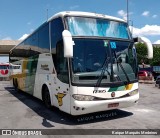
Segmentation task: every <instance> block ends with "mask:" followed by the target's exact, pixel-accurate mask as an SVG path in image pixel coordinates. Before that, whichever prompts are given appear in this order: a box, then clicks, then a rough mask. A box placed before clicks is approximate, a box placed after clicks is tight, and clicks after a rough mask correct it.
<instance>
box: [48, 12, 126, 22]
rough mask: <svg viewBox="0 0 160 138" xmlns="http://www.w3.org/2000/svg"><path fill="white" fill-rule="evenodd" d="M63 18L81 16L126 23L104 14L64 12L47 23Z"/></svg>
mask: <svg viewBox="0 0 160 138" xmlns="http://www.w3.org/2000/svg"><path fill="white" fill-rule="evenodd" d="M64 16H83V17H93V18H103V19H110V20H116V21H120V22H126V21H125V20H123V19H120V18H117V17H113V16H109V15H104V14H98V13H91V12H80V11H64V12H59V13H57V14H55V15H53V16H52V17H51V18H49V19H48V22H49V21H51V20H53V19H55V18H57V17H64Z"/></svg>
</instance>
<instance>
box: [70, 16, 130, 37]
mask: <svg viewBox="0 0 160 138" xmlns="http://www.w3.org/2000/svg"><path fill="white" fill-rule="evenodd" d="M67 24H68V29H69V31H70V32H71V34H72V36H99V37H112V38H119V39H131V36H130V33H129V29H128V26H127V23H125V22H118V21H112V20H107V19H100V18H86V17H67Z"/></svg>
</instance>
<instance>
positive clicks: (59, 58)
mask: <svg viewBox="0 0 160 138" xmlns="http://www.w3.org/2000/svg"><path fill="white" fill-rule="evenodd" d="M56 49H57V50H56V71H57V77H58V78H59V79H60V80H61V81H62V82H64V83H69V80H68V66H67V65H68V64H67V59H66V58H64V52H63V51H64V50H63V41H62V40H61V41H59V42H58V43H57V48H56Z"/></svg>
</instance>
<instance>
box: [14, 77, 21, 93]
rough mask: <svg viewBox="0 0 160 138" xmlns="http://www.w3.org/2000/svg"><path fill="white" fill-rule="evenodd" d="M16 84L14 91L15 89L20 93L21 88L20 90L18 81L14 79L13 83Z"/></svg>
mask: <svg viewBox="0 0 160 138" xmlns="http://www.w3.org/2000/svg"><path fill="white" fill-rule="evenodd" d="M13 82H14V83H13V84H14V89H15V91H16V92H20V90H19V88H18V82H17V79H14V81H13Z"/></svg>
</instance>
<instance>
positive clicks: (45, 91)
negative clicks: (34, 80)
mask: <svg viewBox="0 0 160 138" xmlns="http://www.w3.org/2000/svg"><path fill="white" fill-rule="evenodd" d="M42 99H43V102H44V104H45V106H46V107H47V108H48V109H51V107H52V106H51V98H50V94H49V90H48V88H47V86H44V87H43V88H42Z"/></svg>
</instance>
